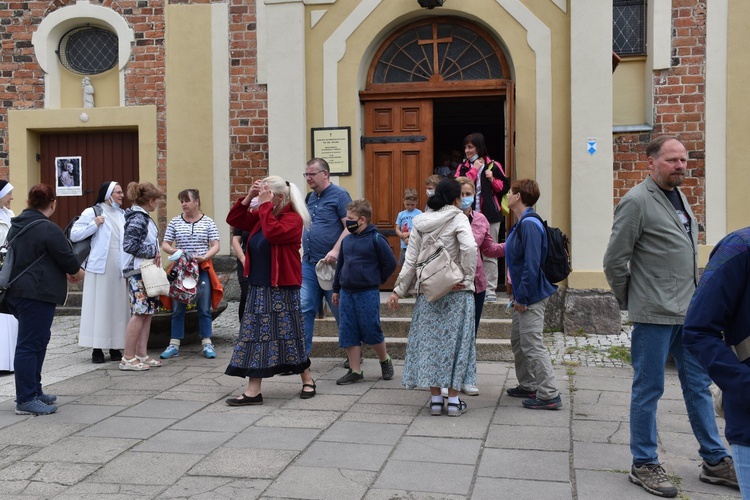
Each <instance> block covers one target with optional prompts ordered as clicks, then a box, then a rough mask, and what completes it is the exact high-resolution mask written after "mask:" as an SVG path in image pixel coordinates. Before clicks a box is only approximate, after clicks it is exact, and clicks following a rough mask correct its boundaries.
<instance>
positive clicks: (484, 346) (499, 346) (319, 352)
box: [310, 337, 513, 363]
mask: <svg viewBox="0 0 750 500" xmlns="http://www.w3.org/2000/svg"><path fill="white" fill-rule="evenodd" d="M385 343H386V346H387V348H388V354H390V355H391V357H392V358H393V359H404V357H405V356H406V338H400V337H386V339H385ZM362 354H363V355H364V357H365V358H366V359H377V355H376V354H375V351H373V350H372V348H370V346H363V348H362ZM310 356H311V357H320V358H341V360H342V363H343V360H344V358H346V349H341V348H340V347H339V345H338V339H337V338H334V337H315V338H314V339H313V347H312V353H311V354H310ZM477 360H478V361H513V352H512V351H511V348H510V340H506V339H477Z"/></svg>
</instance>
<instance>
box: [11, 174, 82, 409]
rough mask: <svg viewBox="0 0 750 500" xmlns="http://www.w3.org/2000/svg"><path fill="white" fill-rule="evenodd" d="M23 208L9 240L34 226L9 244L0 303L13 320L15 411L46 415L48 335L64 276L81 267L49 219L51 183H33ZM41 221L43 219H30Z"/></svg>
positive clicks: (73, 277)
mask: <svg viewBox="0 0 750 500" xmlns="http://www.w3.org/2000/svg"><path fill="white" fill-rule="evenodd" d="M27 206H28V208H27V209H26V210H24V211H23V212H21V214H20V215H19V216H18V217H16V218H14V219H13V222H12V223H11V228H10V231H9V232H8V240H9V241H10V240H13V238H15V236H16V234H18V233H20V232H21V231H22V230H23V229H24V228H25V227H26V226H27V225H30V224H35V226H34V227H30V228H29V230H28V231H27V232H25V233H24V234H21V235H20V238H18V239H17V240H16V241H14V243H13V254H14V262H13V269H12V270H11V275H10V280H11V281H12V283H13V286H12V287H11V288H9V289H8V290H7V291H6V292H5V294H6V298H5V301H4V303H3V306H6V305H7V307H8V309H9V310H10V312H11V313H12V314H13V316H15V317H16V319H17V320H18V343H17V344H16V358H15V369H16V371H15V377H16V414H18V415H49V414H50V413H54V412H55V411H57V406H55V405H54V404H53V403H54V402H55V401H56V400H57V397H55V396H53V395H51V394H45V393H44V391H42V365H43V364H44V357H45V355H46V354H47V344H49V340H50V337H51V335H52V332H51V328H52V320H53V319H54V317H55V307H56V306H57V305H58V304H59V305H63V304H64V303H65V299H66V297H67V295H68V285H67V283H66V282H65V278H66V275H67V278H68V280H69V281H71V282H73V283H77V282H78V281H80V280H82V279H83V277H84V271H83V269H81V266H80V265H79V264H78V259H76V257H75V255H73V250H71V248H70V243H69V242H68V239H67V238H66V237H65V235H64V234H63V232H62V229H60V228H59V227H58V226H57V224H55V223H54V222H52V221H50V220H49V217H50V216H51V215H52V214H53V213H55V209H56V208H57V198H56V196H55V192H54V190H53V189H52V187H50V186H48V185H47V184H37V185H36V186H34V187H32V188H31V191H29V199H28V201H27ZM35 221H42V222H39V223H37V222H35Z"/></svg>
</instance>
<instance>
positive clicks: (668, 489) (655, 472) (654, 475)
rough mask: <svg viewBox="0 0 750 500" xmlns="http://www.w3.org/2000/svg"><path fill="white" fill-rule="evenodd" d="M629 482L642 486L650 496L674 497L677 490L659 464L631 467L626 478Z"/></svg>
mask: <svg viewBox="0 0 750 500" xmlns="http://www.w3.org/2000/svg"><path fill="white" fill-rule="evenodd" d="M628 479H630V482H631V483H633V484H637V485H638V486H642V487H643V489H644V490H646V491H648V492H649V493H651V494H652V495H658V496H660V497H669V498H672V497H676V496H677V488H675V486H674V484H672V481H670V480H669V478H668V477H667V473H666V471H665V470H664V468H663V467H662V466H661V465H659V464H645V465H641V466H640V467H636V466H635V465H633V466H632V467H631V468H630V475H629V476H628Z"/></svg>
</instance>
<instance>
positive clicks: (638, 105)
mask: <svg viewBox="0 0 750 500" xmlns="http://www.w3.org/2000/svg"><path fill="white" fill-rule="evenodd" d="M645 81H646V57H645V56H644V57H635V58H628V59H624V60H623V61H622V62H620V64H619V65H618V66H617V70H616V71H615V72H614V74H613V75H612V98H613V101H612V114H613V116H612V124H613V125H643V124H645V123H646V87H645V84H644V82H645Z"/></svg>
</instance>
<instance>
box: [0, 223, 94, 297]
mask: <svg viewBox="0 0 750 500" xmlns="http://www.w3.org/2000/svg"><path fill="white" fill-rule="evenodd" d="M37 219H45V222H42V223H41V224H37V225H36V226H34V227H32V228H31V229H29V230H28V231H26V232H25V233H23V234H22V235H21V237H20V238H18V239H17V240H16V241H15V242H14V243H13V256H14V258H15V261H14V263H13V264H14V265H13V270H12V271H11V275H10V279H11V280H13V279H14V278H15V277H16V276H17V275H18V274H19V273H20V272H21V271H23V270H24V269H25V268H26V267H27V266H28V265H29V264H31V263H32V262H34V260H36V259H37V257H39V256H40V255H44V257H42V258H41V260H39V262H37V263H36V264H34V265H33V266H32V267H31V268H30V269H29V270H28V271H26V272H25V273H24V274H23V275H21V276H20V277H19V278H18V280H17V281H16V282H15V283H13V284H12V285H11V287H10V289H9V290H8V292H7V294H8V297H9V298H10V297H19V298H25V299H35V300H41V301H42V302H52V303H54V304H58V305H63V304H64V303H65V299H66V297H67V295H68V283H67V281H66V276H65V273H67V274H75V273H77V272H78V270H79V269H80V268H81V266H79V265H78V260H77V259H76V257H75V255H73V249H72V248H71V246H70V242H69V241H68V239H67V238H66V237H65V234H63V232H62V229H60V228H59V227H58V226H57V224H55V223H54V222H52V221H50V220H49V219H48V218H47V217H46V216H45V215H44V214H43V213H42V212H40V211H39V210H35V209H32V208H27V209H26V210H24V211H23V212H21V214H20V215H19V216H18V217H14V218H13V219H12V220H11V223H10V231H9V232H8V241H10V240H12V239H13V238H14V237H15V235H16V234H18V232H19V231H20V230H21V229H23V228H24V227H25V226H26V225H27V224H29V223H30V222H32V221H34V220H37Z"/></svg>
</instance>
